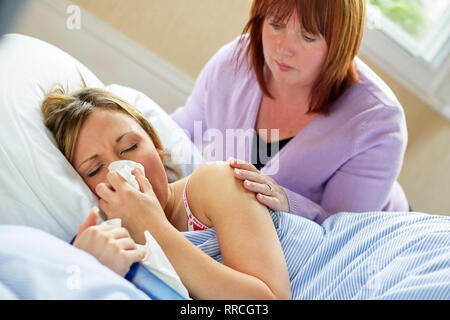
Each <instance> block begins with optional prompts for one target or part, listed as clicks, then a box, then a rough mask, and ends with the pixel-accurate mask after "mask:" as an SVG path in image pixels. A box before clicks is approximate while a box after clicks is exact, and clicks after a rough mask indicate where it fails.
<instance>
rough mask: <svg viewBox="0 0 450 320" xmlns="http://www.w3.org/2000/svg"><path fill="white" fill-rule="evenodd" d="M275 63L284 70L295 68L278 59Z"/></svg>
mask: <svg viewBox="0 0 450 320" xmlns="http://www.w3.org/2000/svg"><path fill="white" fill-rule="evenodd" d="M275 63H276V64H277V66H278V68H279V69H280V70H281V71H283V72H287V71H291V70H293V69H294V68H292V67H291V66H288V65H287V64H284V63H279V62H278V61H276V60H275Z"/></svg>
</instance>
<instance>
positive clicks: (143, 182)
mask: <svg viewBox="0 0 450 320" xmlns="http://www.w3.org/2000/svg"><path fill="white" fill-rule="evenodd" d="M131 173H132V174H134V176H135V177H136V180H137V182H138V183H139V189H140V190H141V192H143V193H146V192H147V191H150V190H152V185H151V184H150V181H148V179H147V178H146V177H145V176H144V175H143V174H142V173H141V172H140V171H139V170H138V169H134V170H133V171H132V172H131Z"/></svg>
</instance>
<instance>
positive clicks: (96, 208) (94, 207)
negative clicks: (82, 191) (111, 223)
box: [91, 206, 100, 213]
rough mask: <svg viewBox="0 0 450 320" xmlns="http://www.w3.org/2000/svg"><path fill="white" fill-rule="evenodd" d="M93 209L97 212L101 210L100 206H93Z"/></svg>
mask: <svg viewBox="0 0 450 320" xmlns="http://www.w3.org/2000/svg"><path fill="white" fill-rule="evenodd" d="M91 211H94V212H95V213H99V212H100V210H99V208H98V207H97V206H93V207H92V209H91Z"/></svg>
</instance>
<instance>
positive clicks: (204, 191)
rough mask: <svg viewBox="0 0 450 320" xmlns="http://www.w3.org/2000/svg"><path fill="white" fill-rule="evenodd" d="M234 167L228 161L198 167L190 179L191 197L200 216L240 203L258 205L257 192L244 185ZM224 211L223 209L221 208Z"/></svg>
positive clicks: (206, 215) (190, 199)
mask: <svg viewBox="0 0 450 320" xmlns="http://www.w3.org/2000/svg"><path fill="white" fill-rule="evenodd" d="M233 170H234V169H233V168H231V167H230V165H229V164H228V162H225V161H217V162H208V163H205V164H203V165H202V166H200V167H199V168H197V169H196V170H195V171H194V172H193V173H192V175H191V179H190V180H189V185H190V186H189V190H190V195H191V196H190V197H189V201H191V202H192V206H193V207H194V210H195V212H198V214H199V218H200V219H201V216H204V217H206V219H207V220H208V222H211V221H210V219H209V217H208V216H209V214H211V213H213V212H216V211H217V210H216V209H217V208H223V210H226V209H228V208H230V206H233V204H238V203H249V202H250V203H254V205H258V201H257V200H256V198H255V194H254V193H253V192H250V191H248V190H246V189H245V188H244V187H243V186H242V181H240V180H238V179H236V178H235V177H234V171H233ZM221 211H222V210H221Z"/></svg>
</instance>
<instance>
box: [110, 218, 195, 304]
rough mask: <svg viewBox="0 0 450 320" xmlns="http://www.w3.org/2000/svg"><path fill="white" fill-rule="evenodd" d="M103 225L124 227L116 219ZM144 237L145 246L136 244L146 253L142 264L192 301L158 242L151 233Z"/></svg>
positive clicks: (146, 233) (120, 221)
mask: <svg viewBox="0 0 450 320" xmlns="http://www.w3.org/2000/svg"><path fill="white" fill-rule="evenodd" d="M102 224H106V225H110V226H114V227H118V228H120V227H121V226H122V220H121V219H119V218H116V219H111V220H108V221H105V222H103V223H102ZM144 235H145V240H146V243H145V245H140V244H136V246H137V247H138V249H139V250H144V251H145V257H144V259H142V260H141V262H140V263H141V264H142V265H143V266H144V267H146V268H147V269H148V270H150V271H151V272H153V274H155V275H156V276H157V277H158V278H160V279H161V280H162V281H164V282H165V283H166V284H167V285H169V286H170V287H172V289H174V290H175V291H177V292H178V293H179V294H181V295H182V296H183V297H185V298H186V299H190V298H189V293H188V291H187V289H186V287H185V286H184V285H183V283H182V282H181V280H180V277H179V276H178V274H177V272H176V271H175V269H174V268H173V266H172V264H171V263H170V262H169V260H168V259H167V257H166V255H165V254H164V251H163V250H162V249H161V247H160V246H159V244H158V242H156V240H155V238H153V236H152V235H151V234H150V232H149V231H145V232H144Z"/></svg>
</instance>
